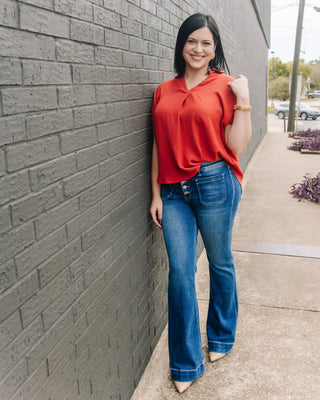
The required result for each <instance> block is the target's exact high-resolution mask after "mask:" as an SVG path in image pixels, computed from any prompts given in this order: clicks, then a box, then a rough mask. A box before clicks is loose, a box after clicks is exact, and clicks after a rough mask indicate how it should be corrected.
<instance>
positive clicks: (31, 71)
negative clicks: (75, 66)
mask: <svg viewBox="0 0 320 400" xmlns="http://www.w3.org/2000/svg"><path fill="white" fill-rule="evenodd" d="M22 66H23V82H24V84H25V85H63V84H71V70H70V66H69V65H67V64H63V63H51V62H46V61H23V62H22Z"/></svg>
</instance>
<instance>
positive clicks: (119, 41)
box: [104, 29, 129, 50]
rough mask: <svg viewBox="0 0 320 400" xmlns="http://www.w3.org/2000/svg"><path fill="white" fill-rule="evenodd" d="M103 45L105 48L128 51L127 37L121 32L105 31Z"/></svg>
mask: <svg viewBox="0 0 320 400" xmlns="http://www.w3.org/2000/svg"><path fill="white" fill-rule="evenodd" d="M104 45H105V46H106V47H111V48H112V47H115V48H117V49H122V50H129V36H128V35H126V34H124V33H121V32H117V31H113V30H111V29H106V31H105V43H104Z"/></svg>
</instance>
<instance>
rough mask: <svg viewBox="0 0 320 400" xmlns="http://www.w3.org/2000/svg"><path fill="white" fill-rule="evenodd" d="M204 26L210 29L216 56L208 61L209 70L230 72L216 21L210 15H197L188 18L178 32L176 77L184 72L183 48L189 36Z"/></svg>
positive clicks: (175, 63)
mask: <svg viewBox="0 0 320 400" xmlns="http://www.w3.org/2000/svg"><path fill="white" fill-rule="evenodd" d="M205 26H207V27H208V28H209V29H210V31H211V33H212V36H213V40H214V43H215V44H216V50H215V53H216V55H215V58H214V59H213V60H210V62H209V69H214V70H216V71H227V72H228V73H229V74H230V70H229V67H228V64H227V61H226V59H225V56H224V53H223V48H222V44H221V39H220V33H219V29H218V25H217V23H216V21H215V20H214V19H213V18H212V17H211V15H204V14H201V13H197V14H193V15H191V16H190V17H188V18H187V19H186V20H185V21H184V22H183V23H182V25H181V26H180V29H179V32H178V36H177V41H176V48H175V54H174V69H175V71H176V72H177V74H178V76H182V75H183V74H184V72H185V68H186V63H185V61H184V58H183V48H184V45H185V43H186V41H187V39H188V37H189V35H190V34H191V33H192V32H194V31H196V30H197V29H200V28H204V27H205Z"/></svg>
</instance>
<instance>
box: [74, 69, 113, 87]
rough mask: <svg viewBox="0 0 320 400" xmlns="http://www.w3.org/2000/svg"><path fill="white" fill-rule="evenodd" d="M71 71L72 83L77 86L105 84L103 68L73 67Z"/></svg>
mask: <svg viewBox="0 0 320 400" xmlns="http://www.w3.org/2000/svg"><path fill="white" fill-rule="evenodd" d="M72 69H73V82H74V83H75V84H77V85H83V84H104V83H106V71H105V68H104V67H103V66H100V65H94V66H88V65H74V66H73V67H72Z"/></svg>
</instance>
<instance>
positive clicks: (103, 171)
mask: <svg viewBox="0 0 320 400" xmlns="http://www.w3.org/2000/svg"><path fill="white" fill-rule="evenodd" d="M123 167H124V157H123V156H121V155H120V156H117V157H112V158H110V160H107V161H105V162H103V163H101V164H100V178H101V179H103V178H106V177H108V176H111V175H112V174H114V173H116V172H117V171H120V170H121V169H122V168H123Z"/></svg>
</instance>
